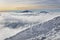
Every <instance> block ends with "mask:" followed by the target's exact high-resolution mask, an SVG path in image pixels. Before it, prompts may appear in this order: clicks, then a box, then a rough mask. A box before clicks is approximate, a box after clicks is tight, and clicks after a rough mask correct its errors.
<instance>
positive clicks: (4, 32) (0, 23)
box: [0, 12, 60, 40]
mask: <svg viewBox="0 0 60 40" xmlns="http://www.w3.org/2000/svg"><path fill="white" fill-rule="evenodd" d="M12 14H14V13H13V12H12V13H10V12H1V13H0V40H4V39H5V38H9V37H11V36H13V35H16V34H17V33H19V32H21V31H23V30H25V29H27V28H30V27H31V25H28V27H24V28H16V29H11V28H8V27H4V23H5V19H12V21H14V20H13V19H17V20H22V22H28V23H42V22H46V21H48V20H51V19H53V18H54V17H57V16H60V13H48V14H38V15H37V16H33V15H32V16H25V15H23V14H24V13H23V14H22V13H21V14H20V13H19V14H18V15H19V16H18V15H12ZM15 14H17V13H15ZM25 14H26V13H25ZM29 14H30V13H29ZM31 14H32V13H31ZM17 20H15V21H17ZM15 21H14V22H15Z"/></svg>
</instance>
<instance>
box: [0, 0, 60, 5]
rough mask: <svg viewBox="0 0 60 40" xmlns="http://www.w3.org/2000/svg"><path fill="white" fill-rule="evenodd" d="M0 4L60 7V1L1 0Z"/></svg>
mask: <svg viewBox="0 0 60 40" xmlns="http://www.w3.org/2000/svg"><path fill="white" fill-rule="evenodd" d="M0 3H8V4H40V5H42V4H43V5H47V4H48V5H49V4H54V5H60V0H0Z"/></svg>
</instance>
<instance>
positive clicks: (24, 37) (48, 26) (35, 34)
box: [5, 16, 60, 40]
mask: <svg viewBox="0 0 60 40" xmlns="http://www.w3.org/2000/svg"><path fill="white" fill-rule="evenodd" d="M59 26H60V16H58V17H55V18H53V19H52V20H49V21H47V22H44V23H40V24H37V25H34V26H32V27H30V28H28V29H26V30H24V31H21V32H19V33H18V34H16V35H15V36H12V37H10V38H7V39H5V40H45V39H47V38H49V37H50V36H53V35H55V33H58V32H59V31H60V27H59ZM53 29H54V30H53ZM52 30H53V32H52ZM50 31H51V32H50ZM55 31H56V32H55ZM52 34H53V35H52ZM42 35H43V36H42ZM39 36H41V39H40V37H39ZM36 38H38V39H36ZM48 40H50V39H48ZM51 40H52V39H51Z"/></svg>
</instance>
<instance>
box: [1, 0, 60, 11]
mask: <svg viewBox="0 0 60 40" xmlns="http://www.w3.org/2000/svg"><path fill="white" fill-rule="evenodd" d="M34 6H35V7H36V8H39V7H40V6H47V7H48V6H51V7H53V6H54V7H55V6H56V8H60V0H0V9H1V10H2V8H3V10H4V8H5V9H8V8H10V9H12V8H14V9H15V8H16V7H21V8H24V7H28V8H30V7H31V8H33V7H34ZM38 6H39V7H38ZM35 7H34V8H35ZM28 8H27V9H28Z"/></svg>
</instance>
